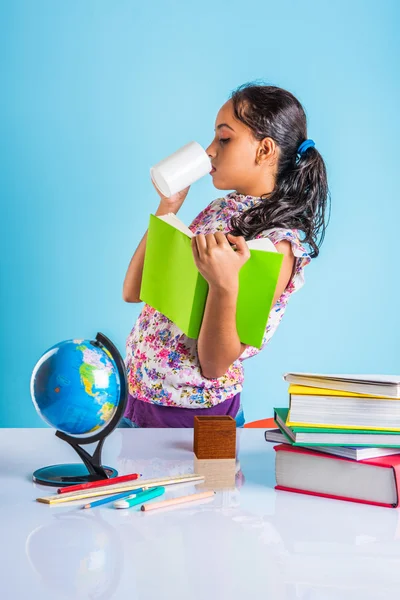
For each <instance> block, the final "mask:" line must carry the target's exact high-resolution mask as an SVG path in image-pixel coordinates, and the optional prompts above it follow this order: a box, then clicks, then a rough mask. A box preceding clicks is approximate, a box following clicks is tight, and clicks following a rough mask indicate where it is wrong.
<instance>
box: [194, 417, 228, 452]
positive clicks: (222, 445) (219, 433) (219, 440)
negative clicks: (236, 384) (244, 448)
mask: <svg viewBox="0 0 400 600" xmlns="http://www.w3.org/2000/svg"><path fill="white" fill-rule="evenodd" d="M193 450H194V453H195V455H196V456H197V458H200V459H203V458H204V459H209V458H236V421H235V419H232V417H229V416H222V417H194V445H193Z"/></svg>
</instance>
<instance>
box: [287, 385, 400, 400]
mask: <svg viewBox="0 0 400 600" xmlns="http://www.w3.org/2000/svg"><path fill="white" fill-rule="evenodd" d="M289 394H290V395H294V394H297V395H299V396H340V397H342V398H378V399H379V398H382V399H384V400H398V398H394V397H393V396H376V395H374V394H357V393H355V392H344V391H341V390H332V389H326V388H318V387H310V386H305V385H295V384H291V385H289Z"/></svg>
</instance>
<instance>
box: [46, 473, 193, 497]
mask: <svg viewBox="0 0 400 600" xmlns="http://www.w3.org/2000/svg"><path fill="white" fill-rule="evenodd" d="M204 479H205V477H204V475H195V474H189V475H177V476H175V477H166V478H164V479H160V478H158V479H140V483H139V480H137V481H136V482H131V483H129V482H127V483H125V484H119V485H108V486H106V487H107V489H105V488H103V489H96V488H93V489H91V490H81V491H77V492H66V493H65V494H54V495H53V496H44V497H42V498H36V500H37V502H42V503H44V504H61V503H64V502H73V501H74V500H83V499H84V498H94V497H96V496H107V495H108V494H118V493H120V492H129V491H130V490H132V492H134V490H135V489H137V488H143V487H159V486H166V485H173V484H178V483H195V482H198V481H204Z"/></svg>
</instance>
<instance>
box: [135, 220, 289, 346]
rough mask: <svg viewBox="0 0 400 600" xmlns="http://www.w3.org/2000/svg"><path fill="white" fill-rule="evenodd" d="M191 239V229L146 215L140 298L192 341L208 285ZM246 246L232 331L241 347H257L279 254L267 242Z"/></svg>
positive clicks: (276, 270) (270, 297)
mask: <svg viewBox="0 0 400 600" xmlns="http://www.w3.org/2000/svg"><path fill="white" fill-rule="evenodd" d="M192 237H193V234H192V232H191V231H190V229H189V228H188V227H186V225H184V224H183V223H182V221H180V219H178V217H176V215H174V214H172V213H169V214H168V215H164V216H161V217H156V216H154V215H150V223H149V229H148V234H147V243H146V254H145V258H144V265H143V274H142V286H141V290H140V299H141V300H142V301H143V302H145V303H146V304H148V305H150V306H152V307H153V308H155V309H156V310H158V311H159V312H160V313H162V314H163V315H165V316H166V317H168V318H169V319H170V320H171V321H173V323H175V324H176V325H177V326H178V327H179V328H180V329H181V330H182V331H183V333H185V334H186V335H187V336H188V337H190V338H193V339H196V338H198V336H199V333H200V327H201V322H202V319H203V314H204V308H205V304H206V300H207V293H208V284H207V282H206V280H205V279H204V278H203V276H202V275H201V274H200V273H199V271H198V269H197V267H196V264H195V262H194V258H193V252H192V247H191V238H192ZM247 244H248V247H249V249H250V253H251V257H250V258H249V260H248V261H247V262H246V263H245V264H244V265H243V267H242V269H241V270H240V273H239V294H238V301H237V308H236V327H237V331H238V335H239V338H240V341H241V342H242V343H243V344H248V345H250V346H255V347H256V348H260V347H261V344H262V339H263V336H264V332H265V327H266V325H267V321H268V316H269V312H270V310H271V307H272V302H273V298H274V294H275V289H276V284H277V282H278V277H279V272H280V269H281V265H282V260H283V254H280V253H278V252H277V251H276V249H275V246H274V244H273V243H272V242H271V240H269V239H268V238H261V239H257V240H251V241H249V242H248V243H247Z"/></svg>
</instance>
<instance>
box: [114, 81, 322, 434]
mask: <svg viewBox="0 0 400 600" xmlns="http://www.w3.org/2000/svg"><path fill="white" fill-rule="evenodd" d="M207 153H208V155H209V156H210V159H211V163H212V170H211V176H212V178H213V183H214V186H215V187H216V188H217V189H218V190H232V189H233V190H235V191H234V192H231V193H228V195H226V196H225V197H224V198H219V199H217V200H215V201H214V202H212V203H211V204H210V205H209V206H207V208H205V209H204V210H203V211H202V212H201V213H200V214H199V215H198V216H197V217H196V218H195V220H194V221H193V223H192V224H191V226H190V229H191V231H192V232H193V233H194V234H195V236H194V237H193V240H192V250H193V256H194V261H195V263H196V265H197V268H198V269H199V271H200V273H201V274H202V275H203V277H204V278H205V279H206V281H207V282H208V285H209V291H208V297H207V303H206V308H205V312H204V317H203V321H202V326H201V330H200V334H199V338H198V339H197V340H193V339H189V338H188V337H186V336H185V335H184V334H183V333H182V332H181V331H180V329H179V328H178V327H177V326H176V325H174V324H173V323H172V322H171V321H170V320H169V319H167V317H165V316H163V315H162V314H160V313H158V312H157V311H155V310H154V309H153V308H150V307H149V306H147V305H145V306H144V308H143V310H142V312H141V314H140V316H139V318H138V320H137V322H136V324H135V326H134V327H133V329H132V331H131V333H130V335H129V337H128V340H127V357H126V367H127V374H128V383H129V396H128V403H127V408H126V412H125V417H124V420H123V423H122V426H130V427H193V417H194V416H195V415H199V414H200V415H231V416H232V417H234V418H235V419H236V422H237V425H238V426H243V424H244V417H243V411H242V408H241V403H240V391H241V390H242V386H243V380H244V377H243V361H244V360H245V359H247V358H249V357H251V356H254V355H255V354H257V353H258V352H259V349H258V348H254V347H251V346H246V345H245V344H242V343H241V342H240V339H239V337H238V334H237V331H236V299H237V295H238V274H239V271H240V269H241V267H242V266H243V264H244V263H245V262H246V261H247V260H248V258H249V256H250V252H249V250H248V248H247V244H246V241H245V240H250V239H253V238H258V237H265V236H267V237H268V238H269V239H270V240H272V242H273V243H274V244H275V246H276V249H277V251H278V252H280V253H282V254H283V255H284V258H283V263H282V268H281V272H280V276H279V280H278V284H277V288H276V293H275V297H274V300H273V307H272V309H271V312H270V315H269V319H268V323H267V327H266V330H265V334H264V338H263V344H262V347H264V346H265V345H266V344H267V343H268V342H269V340H270V339H271V337H272V335H273V334H274V332H275V330H276V329H277V327H278V324H279V322H280V320H281V318H282V316H283V314H284V312H285V309H286V305H287V302H288V300H289V298H290V296H291V295H292V293H293V292H295V291H297V290H298V289H300V288H301V287H302V285H303V283H304V279H303V270H304V267H305V266H306V265H307V264H308V263H309V262H310V260H311V258H314V257H316V256H318V253H319V245H320V244H321V242H322V240H323V237H324V233H325V209H326V206H327V201H328V198H329V192H328V185H327V178H326V169H325V164H324V161H323V159H322V157H321V155H320V154H319V152H318V150H317V149H316V148H315V144H314V142H313V141H312V140H308V139H307V124H306V116H305V113H304V110H303V108H302V106H301V104H300V103H299V102H298V100H297V99H296V98H295V97H294V96H293V95H292V94H291V93H289V92H287V91H285V90H283V89H280V88H278V87H272V86H263V85H245V86H241V87H240V88H239V89H238V90H236V91H235V92H234V93H233V94H232V96H231V98H230V100H229V101H228V102H227V103H226V104H224V106H223V107H222V108H221V110H220V111H219V113H218V115H217V119H216V123H215V136H214V139H213V141H212V143H211V144H210V146H209V147H208V148H207ZM187 193H188V189H186V190H184V191H183V192H180V193H178V194H175V195H174V196H172V197H171V198H166V197H163V196H162V195H160V194H159V195H160V203H159V207H158V209H157V211H156V213H155V214H156V215H164V214H166V213H169V212H173V213H175V214H176V213H177V212H178V211H179V209H180V207H181V206H182V204H183V202H184V200H185V198H186V196H187ZM300 234H302V236H303V238H302V240H301V241H300ZM317 238H319V241H318V239H317ZM303 243H305V244H307V245H308V247H309V249H310V250H309V252H307V251H306V250H305V248H304V247H303ZM231 244H235V245H236V248H237V250H236V251H234V250H233V249H232V246H231ZM145 249H146V235H145V236H144V237H143V239H142V241H141V242H140V244H139V246H138V248H137V250H136V252H135V254H134V255H133V257H132V260H131V262H130V264H129V268H128V271H127V274H126V277H125V281H124V287H123V297H124V300H125V301H126V302H140V299H139V292H140V285H141V276H142V270H143V260H144V254H145Z"/></svg>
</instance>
